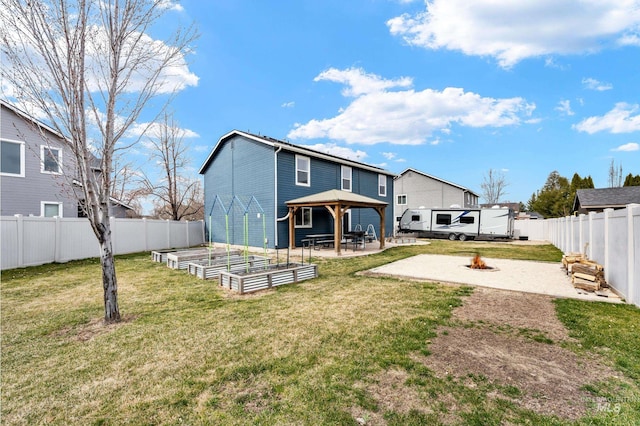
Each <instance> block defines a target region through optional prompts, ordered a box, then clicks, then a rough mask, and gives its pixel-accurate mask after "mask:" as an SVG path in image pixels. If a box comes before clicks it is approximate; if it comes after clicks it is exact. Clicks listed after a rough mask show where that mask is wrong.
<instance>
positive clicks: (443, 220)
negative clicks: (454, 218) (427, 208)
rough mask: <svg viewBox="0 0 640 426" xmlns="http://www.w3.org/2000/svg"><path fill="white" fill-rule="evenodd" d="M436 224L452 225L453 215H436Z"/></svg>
mask: <svg viewBox="0 0 640 426" xmlns="http://www.w3.org/2000/svg"><path fill="white" fill-rule="evenodd" d="M436 224H437V225H451V215H450V214H437V215H436Z"/></svg>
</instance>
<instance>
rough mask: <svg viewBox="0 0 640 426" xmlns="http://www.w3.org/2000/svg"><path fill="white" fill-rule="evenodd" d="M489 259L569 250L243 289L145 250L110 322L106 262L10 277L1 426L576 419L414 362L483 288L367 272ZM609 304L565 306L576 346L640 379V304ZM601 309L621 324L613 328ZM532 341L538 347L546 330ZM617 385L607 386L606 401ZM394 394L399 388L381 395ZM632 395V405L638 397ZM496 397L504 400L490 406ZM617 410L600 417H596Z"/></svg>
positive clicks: (472, 247)
mask: <svg viewBox="0 0 640 426" xmlns="http://www.w3.org/2000/svg"><path fill="white" fill-rule="evenodd" d="M478 251H479V252H480V254H481V255H482V256H483V257H502V258H512V259H531V260H544V261H559V260H560V257H561V253H560V252H559V251H558V250H557V249H555V248H553V247H552V246H513V245H507V244H495V243H492V244H487V243H480V244H479V243H472V242H449V241H433V242H432V244H430V245H428V246H414V247H397V248H393V249H390V250H387V251H385V252H384V253H381V254H377V255H372V256H365V257H356V258H349V259H315V261H316V263H318V265H319V272H320V276H319V278H318V279H315V280H311V281H305V282H303V283H300V284H298V285H291V286H286V287H281V288H279V289H278V290H277V291H271V292H263V293H259V294H255V295H249V296H234V295H230V294H228V293H226V292H224V291H222V290H220V289H219V288H218V287H217V284H216V283H215V282H213V281H202V280H198V279H196V278H193V277H191V276H189V275H188V274H186V273H184V272H178V271H173V270H169V269H167V268H166V267H164V266H162V265H159V264H155V263H152V262H151V261H150V260H149V256H148V255H147V254H137V255H131V256H123V257H118V259H117V271H118V285H119V296H120V297H119V301H120V309H121V313H122V314H123V317H124V319H125V321H123V322H122V323H120V324H117V325H112V326H103V325H102V324H101V322H100V318H101V317H102V315H103V313H102V291H101V288H102V287H101V282H100V267H99V264H98V262H97V261H96V260H85V261H77V262H70V263H68V264H63V265H59V264H52V265H45V266H40V267H33V268H27V269H16V270H10V271H4V272H3V273H2V287H1V289H0V290H1V293H0V296H1V299H0V308H1V331H2V335H1V338H2V348H1V351H2V352H1V355H2V379H1V380H2V389H1V401H0V402H1V412H0V414H1V416H2V422H3V423H6V424H25V425H26V424H82V425H85V424H96V425H119V424H178V423H185V424H216V425H218V424H223V425H244V424H278V425H279V424H308V425H311V424H313V425H319V424H323V425H324V424H335V425H343V424H344V425H352V424H357V423H356V421H355V420H354V418H360V419H361V420H362V421H364V422H365V423H375V422H376V421H377V422H378V424H380V422H383V423H386V424H391V425H394V424H395V425H406V424H440V423H446V422H450V421H452V419H453V421H454V422H455V423H462V424H499V423H501V422H505V421H508V422H511V423H514V424H518V423H528V424H563V422H562V421H560V420H559V419H557V418H554V417H548V416H541V415H538V414H536V413H534V412H531V411H528V410H524V409H521V408H519V407H517V406H515V405H514V404H512V403H511V402H509V397H514V396H517V395H518V394H519V392H520V391H519V390H518V388H515V387H512V386H511V387H496V385H493V384H491V382H490V381H489V380H487V378H483V377H472V378H469V379H468V380H470V381H472V382H473V383H474V386H472V387H470V386H467V385H465V384H464V383H462V382H460V381H457V380H451V379H439V378H437V377H435V376H434V374H433V373H432V372H431V371H430V370H429V369H428V368H426V367H425V366H424V365H423V364H421V363H419V362H416V360H415V359H416V356H428V355H429V341H430V339H433V338H435V337H436V330H437V328H438V327H439V326H441V325H448V326H451V321H449V319H450V317H451V313H452V311H453V309H454V308H455V307H457V306H460V305H461V304H462V303H463V300H464V298H465V297H466V296H468V295H469V294H471V292H472V289H471V288H469V287H456V286H441V285H436V284H432V283H424V282H413V281H411V282H410V281H401V280H397V279H391V278H383V277H361V276H358V275H356V272H358V271H361V270H364V269H368V268H372V267H376V266H379V265H382V264H385V263H388V262H391V261H394V260H398V259H401V258H404V257H407V256H410V255H415V254H419V253H435V254H438V253H440V254H456V255H463V256H466V255H469V254H475V253H476V252H478ZM600 305H601V304H587V303H584V304H576V305H574V304H572V301H558V311H559V312H560V317H561V319H562V320H563V321H564V322H565V323H566V324H567V325H568V326H569V328H570V329H571V330H572V331H573V332H575V334H576V336H577V338H578V339H579V342H582V347H576V348H574V349H575V350H576V351H582V353H584V354H585V355H584V356H589V355H588V354H586V352H588V351H590V350H591V349H592V348H594V349H597V351H599V352H603V351H605V350H609V351H610V352H611V353H613V354H614V356H615V360H616V361H615V362H616V366H617V367H618V368H619V369H620V371H621V374H624V375H625V376H627V377H629V378H631V379H632V380H634V381H635V382H636V383H637V382H638V373H639V371H640V370H639V368H638V315H639V314H638V310H637V309H634V308H630V307H622V306H621V307H615V308H608V307H602V306H600ZM606 309H609V311H603V310H606ZM603 315H604V316H605V317H606V318H607V319H610V320H611V322H609V323H606V322H604V323H603V322H601V321H599V320H598V318H600V317H601V316H603ZM585 318H586V320H585ZM607 321H608V320H607ZM603 324H604V325H603ZM608 324H612V325H615V327H613V326H612V327H611V328H609V327H605V325H608ZM634 327H635V328H634ZM618 329H622V330H621V331H619V332H618V331H614V330H618ZM523 333H526V334H531V335H532V338H534V339H535V331H530V330H524V331H523ZM615 333H619V334H615ZM616 339H620V340H625V341H626V342H615V341H614V340H616ZM607 348H608V349H607ZM416 354H417V355H416ZM607 386H609V385H608V384H606V383H603V384H602V385H601V386H596V387H594V388H593V393H594V394H598V393H599V394H603V395H606V392H607V389H608V387H607ZM385 389H386V390H387V391H388V389H396V390H397V391H398V392H391V393H390V394H388V395H386V396H384V397H383V398H381V397H380V394H382V393H383V392H384V390H385ZM633 392H635V391H634V389H630V390H629V395H628V397H629V398H632V397H634V395H635V397H636V398H637V396H638V395H637V394H634V393H633ZM496 393H497V394H498V395H503V396H504V397H503V398H502V397H499V398H494V397H490V395H494V394H496ZM396 394H401V395H402V397H401V398H398V396H397V395H396ZM380 401H387V402H386V403H381V402H380ZM425 407H427V408H428V409H426V410H425V409H424V408H425ZM452 407H455V409H454V408H452ZM639 411H640V410H639ZM638 416H640V415H638ZM610 417H611V416H610V415H607V414H606V413H601V414H597V415H596V416H595V417H590V418H589V419H586V420H585V424H587V423H594V424H597V423H598V422H600V423H601V424H605V422H606V421H608V420H609V419H610ZM628 418H629V417H625V419H628ZM631 420H639V421H640V417H631Z"/></svg>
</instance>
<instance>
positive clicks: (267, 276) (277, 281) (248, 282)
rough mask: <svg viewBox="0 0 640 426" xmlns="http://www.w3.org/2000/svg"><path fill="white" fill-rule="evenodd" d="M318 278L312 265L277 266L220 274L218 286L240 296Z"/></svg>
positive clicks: (316, 271)
mask: <svg viewBox="0 0 640 426" xmlns="http://www.w3.org/2000/svg"><path fill="white" fill-rule="evenodd" d="M317 277H318V266H317V265H315V264H313V263H308V264H306V265H304V264H300V263H289V264H277V265H271V266H270V267H268V268H266V269H265V268H262V269H258V270H255V271H249V272H248V273H234V272H226V271H222V272H220V286H221V287H224V288H227V289H229V290H233V291H235V292H237V293H240V294H246V293H252V292H255V291H259V290H265V289H268V288H273V287H277V286H281V285H285V284H291V283H297V282H299V281H304V280H309V279H312V278H317Z"/></svg>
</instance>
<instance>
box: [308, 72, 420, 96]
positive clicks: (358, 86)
mask: <svg viewBox="0 0 640 426" xmlns="http://www.w3.org/2000/svg"><path fill="white" fill-rule="evenodd" d="M323 80H325V81H333V82H334V83H343V84H345V85H346V86H347V87H345V88H344V89H343V90H342V95H343V96H350V97H357V96H360V95H364V94H367V93H373V92H383V91H384V90H386V89H391V88H394V87H411V85H412V84H413V80H412V79H411V78H409V77H402V78H400V79H398V80H385V79H383V78H381V77H380V76H377V75H375V74H367V73H366V72H365V71H364V70H363V69H362V68H349V69H346V70H338V69H336V68H329V69H328V70H326V71H323V72H321V73H320V75H319V76H317V77H316V78H314V79H313V81H323Z"/></svg>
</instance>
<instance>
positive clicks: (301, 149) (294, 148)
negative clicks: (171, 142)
mask: <svg viewBox="0 0 640 426" xmlns="http://www.w3.org/2000/svg"><path fill="white" fill-rule="evenodd" d="M234 136H243V137H245V138H247V139H250V140H252V141H255V142H259V143H262V144H265V145H268V146H271V147H273V148H274V149H282V150H285V151H290V152H295V153H297V154H303V155H308V156H309V157H314V158H321V159H323V160H328V161H332V162H334V163H340V164H344V165H346V166H351V167H357V168H360V169H365V170H369V171H373V172H375V173H380V174H383V175H389V176H395V173H392V172H390V171H387V170H384V169H381V168H380V167H376V166H371V165H369V164H365V163H361V162H359V161H353V160H347V159H346V158H342V157H338V156H336V155H331V154H327V153H324V152H320V151H316V150H314V149H311V148H307V147H305V146H302V145H295V144H292V143H290V142H285V141H282V140H279V139H275V138H272V137H269V136H263V135H255V134H253V133H248V132H242V131H240V130H232V131H230V132H229V133H227V134H225V135H223V136H222V137H221V138H220V139H218V142H217V143H216V146H215V147H214V148H213V149H212V150H211V153H210V154H209V156H208V157H207V159H206V160H205V161H204V163H203V164H202V166H201V167H200V170H199V171H198V173H199V174H201V175H202V174H204V172H205V170H206V169H207V167H209V163H211V161H212V160H213V158H214V157H215V155H216V153H217V152H218V150H219V149H220V147H221V146H222V144H223V143H224V142H225V141H226V140H227V139H229V138H232V137H234Z"/></svg>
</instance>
